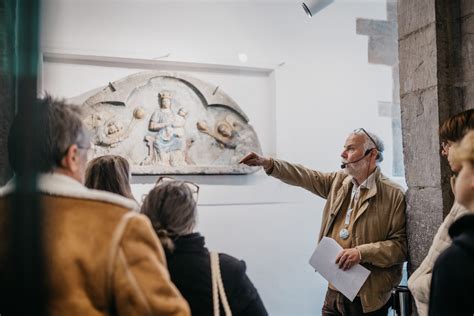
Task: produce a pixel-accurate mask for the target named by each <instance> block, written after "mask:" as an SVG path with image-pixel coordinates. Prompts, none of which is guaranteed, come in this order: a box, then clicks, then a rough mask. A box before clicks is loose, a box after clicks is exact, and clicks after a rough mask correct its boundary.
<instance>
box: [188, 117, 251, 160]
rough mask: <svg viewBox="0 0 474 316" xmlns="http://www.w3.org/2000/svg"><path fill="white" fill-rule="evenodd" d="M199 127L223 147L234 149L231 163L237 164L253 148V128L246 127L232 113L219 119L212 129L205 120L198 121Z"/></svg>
mask: <svg viewBox="0 0 474 316" xmlns="http://www.w3.org/2000/svg"><path fill="white" fill-rule="evenodd" d="M196 126H197V129H198V130H199V131H200V132H201V133H204V134H207V135H209V136H211V137H212V138H214V139H215V141H216V142H217V144H219V146H221V147H222V148H227V149H231V150H233V152H234V153H233V156H232V158H231V160H230V163H231V164H236V163H238V161H239V159H240V158H239V157H242V155H245V154H246V153H248V152H249V150H251V149H252V146H253V145H254V144H253V142H252V139H253V138H252V137H253V136H252V130H251V129H250V128H246V127H245V126H244V125H243V124H242V123H241V122H240V121H239V120H237V119H236V118H234V116H232V115H227V116H226V117H225V118H224V119H222V120H220V121H218V122H217V123H216V125H215V128H214V129H210V128H209V127H208V125H207V123H206V122H205V121H198V122H197V124H196Z"/></svg>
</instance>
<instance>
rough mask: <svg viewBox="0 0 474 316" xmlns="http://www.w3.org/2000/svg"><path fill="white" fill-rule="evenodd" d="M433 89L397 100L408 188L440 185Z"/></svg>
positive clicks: (435, 99) (435, 98)
mask: <svg viewBox="0 0 474 316" xmlns="http://www.w3.org/2000/svg"><path fill="white" fill-rule="evenodd" d="M437 93H438V90H437V88H436V87H434V88H431V89H428V90H424V91H421V92H413V93H410V94H407V95H405V96H403V97H402V98H401V118H402V128H403V148H404V149H403V152H404V161H405V176H406V181H407V184H408V187H432V188H438V187H439V186H440V185H441V180H440V179H441V170H440V144H439V137H438V128H439V120H438V110H437V109H438V94H437Z"/></svg>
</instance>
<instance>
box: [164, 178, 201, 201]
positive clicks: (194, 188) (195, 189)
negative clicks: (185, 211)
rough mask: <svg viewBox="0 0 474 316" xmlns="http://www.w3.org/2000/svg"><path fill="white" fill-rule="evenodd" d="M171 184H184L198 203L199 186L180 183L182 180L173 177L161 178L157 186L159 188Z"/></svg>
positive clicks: (188, 182)
mask: <svg viewBox="0 0 474 316" xmlns="http://www.w3.org/2000/svg"><path fill="white" fill-rule="evenodd" d="M170 182H180V183H184V184H185V185H186V186H187V187H188V188H189V189H190V190H191V193H192V194H193V198H194V200H195V201H196V202H197V198H198V195H199V185H197V184H196V183H194V182H191V181H180V180H176V179H175V178H172V177H159V178H158V180H156V183H155V186H159V185H161V184H164V183H170Z"/></svg>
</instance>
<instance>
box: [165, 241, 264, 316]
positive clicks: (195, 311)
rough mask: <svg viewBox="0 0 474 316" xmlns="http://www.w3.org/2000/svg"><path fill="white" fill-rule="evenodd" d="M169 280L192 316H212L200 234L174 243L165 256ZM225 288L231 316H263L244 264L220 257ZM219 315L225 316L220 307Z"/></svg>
mask: <svg viewBox="0 0 474 316" xmlns="http://www.w3.org/2000/svg"><path fill="white" fill-rule="evenodd" d="M166 259H167V261H168V269H169V272H170V275H171V279H172V281H173V283H174V284H175V285H176V287H177V288H178V289H179V291H180V292H181V294H182V295H183V296H184V298H185V299H186V300H187V301H188V303H189V306H190V307H191V313H192V315H197V316H208V315H209V316H212V315H213V308H212V281H211V263H210V258H209V251H208V250H207V248H205V242H204V237H203V236H201V235H200V234H199V233H193V234H189V235H186V236H181V237H179V238H178V239H177V240H175V250H174V252H173V253H168V252H167V253H166ZM219 261H220V268H221V275H222V280H223V283H224V288H225V292H226V296H227V300H228V301H229V305H230V308H231V310H232V315H234V316H238V315H246V316H266V315H267V311H266V310H265V307H264V305H263V303H262V300H261V299H260V296H259V295H258V292H257V290H256V289H255V287H254V286H253V284H252V282H251V281H250V279H249V278H248V277H247V274H246V273H245V269H246V266H245V262H244V261H241V260H238V259H236V258H234V257H232V256H229V255H226V254H219ZM220 314H221V315H225V314H224V311H223V309H222V306H221V313H220Z"/></svg>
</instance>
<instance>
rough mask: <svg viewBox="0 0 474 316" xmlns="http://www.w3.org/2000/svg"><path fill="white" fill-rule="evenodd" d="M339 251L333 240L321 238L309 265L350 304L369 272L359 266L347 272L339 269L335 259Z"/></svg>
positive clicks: (339, 247) (340, 248)
mask: <svg viewBox="0 0 474 316" xmlns="http://www.w3.org/2000/svg"><path fill="white" fill-rule="evenodd" d="M341 250H342V247H341V246H340V245H339V244H338V243H337V242H336V241H335V240H334V239H332V238H329V237H323V239H321V241H320V242H319V245H318V247H316V250H314V252H313V255H312V256H311V258H310V259H309V264H310V265H312V266H313V268H314V269H316V271H317V272H319V273H320V274H321V275H322V276H323V277H324V278H325V279H326V280H327V281H328V282H329V283H331V284H332V285H334V287H335V288H336V289H338V290H339V292H341V293H342V294H343V295H344V296H345V297H347V298H348V299H349V300H350V301H351V302H352V301H353V300H354V298H355V297H356V295H357V293H358V292H359V290H360V288H361V287H362V285H363V284H364V282H365V280H367V278H368V277H369V274H370V271H369V270H367V269H366V268H364V267H363V266H361V265H360V264H356V265H354V266H353V267H352V268H350V269H349V270H347V271H344V270H342V269H339V266H338V265H337V264H336V257H337V255H338V254H339V252H341Z"/></svg>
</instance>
